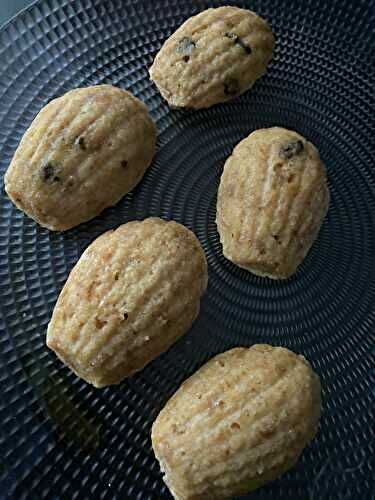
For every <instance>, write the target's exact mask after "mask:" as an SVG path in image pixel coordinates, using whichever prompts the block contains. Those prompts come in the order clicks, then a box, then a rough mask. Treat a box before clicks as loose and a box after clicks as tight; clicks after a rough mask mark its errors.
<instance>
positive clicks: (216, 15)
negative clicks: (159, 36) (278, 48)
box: [150, 6, 274, 109]
mask: <svg viewBox="0 0 375 500" xmlns="http://www.w3.org/2000/svg"><path fill="white" fill-rule="evenodd" d="M273 48H274V36H273V34H272V31H271V29H270V27H269V26H268V24H267V23H266V21H264V20H263V19H262V18H261V17H259V16H257V15H256V14H255V13H254V12H252V11H250V10H245V9H240V8H238V7H229V6H226V7H219V8H216V9H208V10H205V11H203V12H201V13H200V14H198V15H196V16H194V17H191V18H190V19H188V20H187V21H186V22H185V23H184V24H182V25H181V26H180V27H179V28H178V29H177V31H176V32H175V33H174V34H173V35H172V36H171V37H170V38H168V40H167V41H166V42H165V43H164V45H163V47H162V48H161V50H160V52H159V53H158V54H157V56H156V57H155V60H154V63H153V65H152V66H151V68H150V77H151V80H153V81H154V82H155V83H156V85H157V87H158V88H159V91H160V93H161V94H162V96H163V97H164V98H165V99H166V100H167V101H168V103H169V104H170V105H171V106H173V107H189V108H195V109H198V108H207V107H209V106H212V105H213V104H216V103H219V102H224V101H227V100H229V99H232V98H233V97H235V96H238V95H240V94H242V93H243V92H245V91H246V90H247V89H249V88H250V87H251V86H252V85H253V84H254V82H255V81H256V80H257V79H258V78H260V77H261V76H262V75H263V73H265V71H266V67H267V65H268V63H269V62H270V60H271V58H272V52H273Z"/></svg>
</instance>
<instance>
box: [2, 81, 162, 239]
mask: <svg viewBox="0 0 375 500" xmlns="http://www.w3.org/2000/svg"><path fill="white" fill-rule="evenodd" d="M155 142H156V128H155V125H154V123H153V122H152V120H151V118H150V117H149V115H148V110H147V107H146V105H145V104H143V103H142V102H141V101H140V100H139V99H137V98H136V97H134V96H133V95H131V94H130V93H129V92H127V91H125V90H122V89H119V88H116V87H113V86H111V85H98V86H94V87H87V88H81V89H75V90H72V91H70V92H68V93H67V94H65V95H64V96H62V97H59V98H57V99H54V100H53V101H51V102H50V103H49V104H47V106H45V107H44V108H43V109H42V110H41V111H40V113H39V114H38V115H37V116H36V118H35V119H34V121H33V123H32V124H31V126H30V128H29V129H28V130H27V131H26V133H25V135H24V136H23V138H22V140H21V143H20V145H19V146H18V148H17V151H16V153H15V155H14V157H13V160H12V162H11V164H10V166H9V168H8V171H7V173H6V175H5V189H6V191H7V193H8V196H9V197H10V199H11V200H12V201H13V203H14V204H15V205H16V206H17V207H18V208H20V209H21V210H23V211H24V212H25V213H26V214H27V215H28V216H29V217H31V218H32V219H34V220H35V221H36V222H38V223H39V224H40V225H41V226H45V227H47V228H48V229H51V230H56V231H58V230H61V231H62V230H66V229H69V228H72V227H73V226H76V225H78V224H80V223H81V222H84V221H87V220H89V219H91V218H93V217H95V216H96V215H98V214H99V213H100V212H101V211H102V210H104V209H105V208H107V207H109V206H111V205H114V204H116V203H117V202H118V201H119V200H120V199H121V198H122V197H123V196H124V195H125V194H126V193H128V192H129V191H130V190H131V189H133V188H134V186H136V184H137V183H138V182H139V181H140V180H141V179H142V177H143V174H144V173H145V171H146V169H147V167H148V166H149V165H150V163H151V160H152V158H153V156H154V153H155Z"/></svg>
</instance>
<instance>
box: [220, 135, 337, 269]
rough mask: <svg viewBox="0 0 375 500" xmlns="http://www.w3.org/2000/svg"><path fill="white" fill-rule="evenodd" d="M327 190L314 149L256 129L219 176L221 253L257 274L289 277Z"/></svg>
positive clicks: (315, 227) (312, 233)
mask: <svg viewBox="0 0 375 500" xmlns="http://www.w3.org/2000/svg"><path fill="white" fill-rule="evenodd" d="M328 204H329V191H328V186H327V178H326V171H325V168H324V165H323V164H322V162H321V160H320V157H319V153H318V150H317V149H316V148H315V146H313V144H311V143H310V142H308V141H307V140H306V139H304V138H303V137H302V136H301V135H299V134H297V133H296V132H293V131H291V130H286V129H283V128H278V127H274V128H269V129H260V130H256V131H255V132H253V133H252V134H250V135H249V136H248V137H247V138H246V139H244V140H243V141H241V142H240V143H239V144H237V146H236V147H235V148H234V150H233V153H232V155H231V156H230V157H229V158H228V159H227V161H226V163H225V166H224V172H223V175H222V177H221V181H220V186H219V192H218V200H217V217H216V222H217V227H218V231H219V233H220V240H221V243H222V245H223V253H224V255H225V257H226V258H227V259H229V260H231V261H232V262H234V263H235V264H237V265H238V266H240V267H243V268H244V269H247V270H249V271H251V272H253V273H254V274H258V275H260V276H268V277H270V278H274V279H282V278H288V277H290V276H291V275H292V274H293V273H295V271H296V269H297V267H298V266H299V265H300V264H301V262H302V261H303V259H304V258H305V256H306V254H307V253H308V251H309V250H310V248H311V245H312V244H313V242H314V240H315V239H316V237H317V235H318V233H319V229H320V227H321V224H322V221H323V219H324V217H325V215H326V213H327V209H328Z"/></svg>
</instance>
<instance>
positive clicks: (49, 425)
mask: <svg viewBox="0 0 375 500" xmlns="http://www.w3.org/2000/svg"><path fill="white" fill-rule="evenodd" d="M224 3H225V4H231V3H233V4H234V3H235V4H236V5H239V6H246V7H249V8H252V9H253V10H255V11H256V12H258V13H259V14H260V15H262V16H264V17H265V18H266V19H267V20H268V21H269V22H270V23H271V25H272V27H273V29H274V31H275V33H276V36H277V46H276V53H275V57H274V60H273V62H272V64H271V67H270V69H269V71H268V73H267V74H266V76H265V77H263V78H262V79H261V80H259V81H258V82H257V83H256V84H255V86H254V88H253V90H252V91H250V92H247V93H246V94H245V95H243V96H242V97H240V98H238V99H236V100H234V101H233V102H231V103H227V104H223V105H220V106H216V107H213V108H211V109H209V110H205V111H198V112H186V111H171V110H170V109H169V108H168V106H167V105H166V103H165V102H164V101H163V100H162V99H161V97H160V95H159V94H158V92H157V91H156V88H155V87H154V85H153V84H152V83H151V82H150V81H149V79H148V73H147V68H148V67H149V66H150V64H151V62H152V60H153V57H154V55H155V54H156V52H157V50H158V49H159V48H160V46H161V44H162V42H163V41H164V40H165V38H166V37H167V36H168V35H170V34H171V33H172V32H173V31H174V30H175V29H176V28H177V27H178V26H179V25H180V24H181V22H182V21H183V20H184V19H186V18H187V17H189V16H190V15H192V14H195V13H197V12H199V11H200V10H202V9H204V8H207V7H209V6H212V5H222V4H224ZM374 54H375V4H374V2H372V1H370V0H368V1H364V0H358V1H357V2H354V1H344V0H330V1H329V0H322V1H318V0H315V1H313V0H312V1H309V2H301V1H298V0H294V1H293V0H253V1H248V2H230V1H229V0H227V1H226V2H206V1H200V0H194V1H192V0H153V1H152V2H151V1H148V0H147V1H146V0H144V1H133V0H123V1H120V0H71V1H68V0H42V1H40V2H37V4H35V5H34V6H33V7H31V8H29V9H28V10H26V11H24V12H23V13H21V14H20V15H19V16H18V17H17V18H16V19H14V20H13V21H11V22H10V23H9V24H7V25H6V26H5V27H4V28H3V29H2V31H1V32H0V123H1V125H0V172H1V177H2V176H3V174H4V171H5V169H6V168H7V166H8V164H9V162H10V159H11V157H12V154H13V153H14V151H15V149H16V147H17V144H18V142H19V140H20V138H21V136H22V134H23V133H24V132H25V130H26V128H27V127H28V125H29V124H30V122H31V120H32V119H33V117H34V116H35V114H36V113H37V112H38V111H39V109H40V108H41V107H42V106H43V105H45V104H46V103H47V102H48V101H49V100H50V99H52V98H53V97H56V96H58V95H61V94H62V93H64V92H66V91H68V90H70V89H71V88H73V87H77V86H85V85H89V84H97V83H102V82H105V83H112V84H114V85H118V86H120V87H123V88H126V89H128V90H130V91H131V92H133V93H134V94H135V95H136V96H137V97H139V98H141V99H142V100H143V101H145V102H146V103H147V104H148V106H149V107H150V109H151V114H152V116H153V118H154V119H155V121H156V122H157V126H158V130H159V139H158V151H157V155H156V158H155V161H154V163H153V165H152V167H151V168H150V169H149V171H148V173H147V174H146V176H145V178H144V180H143V182H141V184H140V185H139V186H138V187H137V188H136V189H135V190H134V191H133V192H132V193H131V194H130V195H128V196H127V197H125V198H124V199H123V200H122V201H121V202H120V203H119V204H118V205H117V206H116V207H113V208H111V209H109V210H106V211H105V212H104V213H103V214H102V215H101V216H100V217H97V218H96V219H94V220H92V221H91V222H89V223H86V224H83V225H82V226H80V227H78V228H76V229H74V230H71V231H69V232H66V233H63V234H59V233H50V232H48V231H47V230H45V229H42V228H40V227H38V226H37V225H36V224H35V223H34V222H33V221H31V220H30V219H28V218H27V217H25V216H23V214H22V213H21V212H19V211H18V210H16V209H15V208H14V207H13V206H12V204H11V203H10V201H9V200H8V199H7V197H6V196H5V193H4V189H3V186H2V187H1V198H0V306H1V317H0V381H1V388H2V391H1V392H2V393H1V396H0V426H1V427H0V450H1V458H0V460H1V462H0V482H1V488H0V497H2V498H12V499H17V500H18V499H34V498H35V499H38V500H41V499H55V498H56V499H57V498H63V499H65V498H66V499H80V500H82V499H89V498H90V499H91V498H100V499H113V498H119V499H120V498H121V499H124V498H126V499H136V500H141V499H142V500H144V499H145V500H146V499H168V498H170V496H169V493H168V492H167V489H166V487H165V486H164V484H163V482H162V480H161V476H160V474H159V468H158V464H157V462H156V460H155V459H154V456H153V453H152V451H151V446H150V429H151V425H152V422H153V420H154V419H155V417H156V415H157V413H158V410H159V409H160V408H161V407H162V406H163V404H164V403H165V402H166V400H167V399H168V397H169V396H170V395H171V394H172V393H173V392H174V391H175V390H176V389H177V387H178V386H179V385H180V383H181V382H182V381H183V380H184V379H185V378H186V377H187V376H188V375H189V374H191V373H192V372H193V371H194V370H196V369H197V368H198V367H199V366H200V365H201V364H202V363H203V362H204V361H205V360H207V359H208V358H210V357H211V356H212V355H213V354H215V353H218V352H221V351H223V350H225V349H227V348H230V347H233V346H236V345H251V344H253V343H254V342H268V343H271V344H279V345H282V346H287V347H289V348H291V349H293V350H295V351H298V352H300V353H302V354H304V355H305V356H306V357H307V358H308V359H309V360H310V361H311V362H312V364H313V366H314V368H315V370H316V371H317V372H318V373H319V374H320V376H321V379H322V386H323V402H324V412H323V417H322V421H321V430H320V432H319V435H318V438H317V439H316V440H315V441H314V442H313V444H312V445H311V446H310V447H309V448H308V449H307V450H306V451H305V452H304V454H303V456H302V458H301V460H300V462H299V463H298V465H297V466H296V467H295V468H294V469H293V470H292V471H291V472H289V473H288V474H286V475H285V476H284V477H283V478H282V479H280V480H278V481H276V482H274V483H272V484H270V485H269V486H266V487H264V488H262V489H260V490H259V491H257V492H256V493H254V494H253V495H251V498H252V499H254V500H255V499H271V498H272V499H310V500H311V499H314V500H316V499H352V498H356V499H365V500H367V499H372V498H375V491H374V475H375V464H374V456H375V443H374V417H375V410H374V398H375V393H374V390H375V389H374V388H375V373H374V372H375V352H374V346H375V333H374V332H375V171H374V158H375V140H374V130H375V97H374V88H375V56H374ZM272 125H280V126H284V127H287V128H292V129H295V130H297V131H298V132H299V133H301V134H302V135H304V136H306V137H307V138H308V139H309V140H311V141H312V142H313V143H315V144H316V145H317V146H318V148H319V150H320V152H321V156H322V158H323V161H324V162H325V164H326V166H327V170H328V177H329V184H330V190H331V206H330V210H329V214H328V217H327V219H326V221H325V223H324V226H323V228H322V231H321V233H320V236H319V239H318V241H317V243H316V244H315V245H314V247H313V249H312V251H311V252H310V254H309V255H308V257H307V259H306V261H305V262H304V264H303V265H302V266H301V268H300V270H299V271H298V273H297V274H296V276H295V277H294V278H292V279H290V280H288V281H286V282H273V281H271V280H268V279H262V278H257V277H255V276H253V275H251V274H249V273H247V272H246V271H243V270H241V269H239V268H237V267H235V266H234V265H232V264H231V263H230V262H229V261H226V260H225V259H224V257H223V256H222V254H221V248H220V244H219V238H218V234H217V231H216V225H215V203H216V190H217V187H218V183H219V178H220V175H221V171H222V168H223V164H224V161H225V158H226V157H227V156H228V155H229V154H230V152H231V150H232V148H233V146H234V145H235V144H236V143H237V142H238V141H239V140H240V139H242V138H243V137H245V136H246V135H248V134H249V133H250V132H251V131H253V130H254V129H256V128H259V127H269V126H272ZM149 215H156V216H161V217H163V218H173V219H175V220H177V221H178V222H181V223H183V224H185V225H186V226H188V227H189V228H191V229H193V230H194V231H195V233H196V234H197V236H198V237H199V239H200V241H201V243H202V245H203V247H204V249H205V251H206V254H207V258H208V262H209V280H210V281H209V287H208V292H207V293H206V295H205V297H204V299H203V302H202V308H201V314H200V317H199V319H198V320H197V322H196V323H195V325H194V327H193V329H192V331H191V332H190V333H189V334H187V335H186V336H185V337H184V338H183V339H182V340H181V341H180V342H178V343H177V344H176V345H175V346H174V347H173V348H172V349H171V350H170V351H169V352H168V353H166V354H165V355H163V356H161V357H160V358H159V359H157V360H156V361H154V362H153V363H151V364H150V365H149V366H148V367H146V369H144V370H143V371H142V372H141V373H139V374H137V375H136V376H134V377H133V378H131V379H129V380H127V381H125V382H124V383H122V384H121V385H120V386H118V387H114V388H107V389H105V390H100V391H98V390H95V389H93V388H92V387H89V386H88V385H87V384H85V383H84V382H81V381H80V380H78V379H77V378H76V377H75V376H74V375H73V374H72V373H71V372H70V371H69V370H68V369H66V368H64V367H63V366H62V364H61V363H60V362H59V361H58V360H57V359H56V357H55V356H54V355H53V354H52V353H51V352H49V351H48V350H47V348H46V346H45V333H46V327H47V324H48V321H49V318H50V316H51V312H52V309H53V306H54V303H55V301H56V299H57V296H58V293H59V291H60V290H61V288H62V286H63V284H64V282H65V280H66V278H67V276H68V273H69V271H70V269H71V268H72V267H73V265H74V264H75V262H76V261H77V260H78V258H79V256H80V254H81V253H82V251H83V250H84V248H86V246H87V245H88V244H89V243H90V242H91V241H92V240H93V239H94V238H95V237H96V236H98V235H99V234H101V233H102V232H103V231H105V230H107V229H109V228H113V227H116V226H118V225H119V224H121V223H124V222H126V221H129V220H131V219H134V218H137V219H141V218H144V217H146V216H149Z"/></svg>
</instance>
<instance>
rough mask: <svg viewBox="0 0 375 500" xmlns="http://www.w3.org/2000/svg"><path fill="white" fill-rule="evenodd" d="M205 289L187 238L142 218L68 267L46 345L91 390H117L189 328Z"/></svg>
mask: <svg viewBox="0 0 375 500" xmlns="http://www.w3.org/2000/svg"><path fill="white" fill-rule="evenodd" d="M206 287H207V264H206V259H205V256H204V253H203V250H202V248H201V246H200V243H199V241H198V239H197V238H196V236H195V235H194V233H192V232H191V231H190V230H188V229H187V228H185V227H184V226H182V225H181V224H177V223H176V222H173V221H172V222H165V221H163V220H161V219H157V218H150V219H146V220H144V221H142V222H138V221H134V222H129V223H127V224H124V225H122V226H120V227H119V228H118V229H116V230H115V231H110V232H107V233H105V234H103V235H101V236H100V237H99V238H97V239H96V240H95V241H94V242H93V243H92V244H91V245H90V246H89V247H88V248H87V249H86V251H85V252H84V253H83V255H82V256H81V258H80V259H79V261H78V263H77V264H76V266H75V267H74V268H73V270H72V272H71V274H70V276H69V278H68V280H67V282H66V284H65V286H64V288H63V290H62V292H61V294H60V296H59V298H58V301H57V303H56V306H55V309H54V311H53V315H52V319H51V321H50V324H49V326H48V332H47V345H48V347H49V348H51V349H52V350H53V351H55V353H56V354H57V356H58V357H59V358H60V359H61V360H62V361H63V362H64V363H65V364H66V365H68V366H69V367H70V368H71V369H72V370H73V371H74V372H75V373H76V374H77V375H78V376H79V377H81V378H83V379H84V380H86V381H87V382H89V383H91V384H93V385H94V386H96V387H103V386H106V385H110V384H117V383H119V382H121V380H123V379H124V378H125V377H128V376H130V375H132V374H133V373H134V372H136V371H138V370H140V369H141V368H143V367H144V366H145V365H146V364H147V363H148V362H150V361H151V360H152V359H154V358H155V357H157V356H158V355H159V354H161V353H162V352H164V351H166V350H167V349H168V348H169V347H170V346H171V345H172V344H173V343H174V342H175V341H176V340H177V339H178V338H179V337H181V336H182V335H183V334H184V333H186V331H187V330H188V329H189V328H190V326H191V325H192V323H193V321H194V320H195V318H196V317H197V315H198V312H199V303H200V297H201V295H202V294H203V293H204V291H205V290H206Z"/></svg>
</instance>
